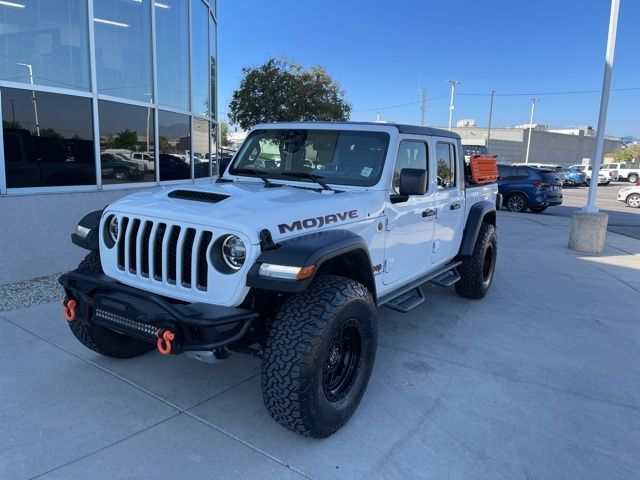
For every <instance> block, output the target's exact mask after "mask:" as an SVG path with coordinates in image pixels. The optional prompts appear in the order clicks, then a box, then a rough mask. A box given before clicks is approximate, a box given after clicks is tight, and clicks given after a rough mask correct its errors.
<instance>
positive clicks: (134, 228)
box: [129, 218, 140, 273]
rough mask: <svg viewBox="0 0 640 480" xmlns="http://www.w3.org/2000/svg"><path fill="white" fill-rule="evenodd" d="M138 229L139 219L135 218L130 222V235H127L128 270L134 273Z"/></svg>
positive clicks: (135, 270)
mask: <svg viewBox="0 0 640 480" xmlns="http://www.w3.org/2000/svg"><path fill="white" fill-rule="evenodd" d="M139 229H140V220H138V219H137V218H135V219H134V220H133V222H132V223H131V235H129V272H131V273H136V272H137V269H136V267H137V266H138V265H137V264H138V252H137V251H136V244H137V242H138V230H139Z"/></svg>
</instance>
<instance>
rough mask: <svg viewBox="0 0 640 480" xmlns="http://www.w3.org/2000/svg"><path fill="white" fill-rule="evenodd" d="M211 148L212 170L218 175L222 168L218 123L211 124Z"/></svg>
mask: <svg viewBox="0 0 640 480" xmlns="http://www.w3.org/2000/svg"><path fill="white" fill-rule="evenodd" d="M209 148H210V149H211V150H210V151H211V159H212V165H211V172H212V174H213V175H218V172H219V170H220V158H219V156H218V125H217V124H216V123H212V124H211V137H210V142H209ZM227 165H228V164H227Z"/></svg>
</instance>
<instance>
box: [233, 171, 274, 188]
mask: <svg viewBox="0 0 640 480" xmlns="http://www.w3.org/2000/svg"><path fill="white" fill-rule="evenodd" d="M236 173H239V174H241V175H242V174H244V175H255V176H257V177H259V178H260V180H262V181H263V182H264V186H265V187H266V188H273V187H281V186H282V185H276V184H275V183H272V182H271V181H270V180H269V179H268V178H267V175H268V173H269V172H267V171H266V170H262V169H260V168H234V169H233V170H231V174H232V175H235V174H236Z"/></svg>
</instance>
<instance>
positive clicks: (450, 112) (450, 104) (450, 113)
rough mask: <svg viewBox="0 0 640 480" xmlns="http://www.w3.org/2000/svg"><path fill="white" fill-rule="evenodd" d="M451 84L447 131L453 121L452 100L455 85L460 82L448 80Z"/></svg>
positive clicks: (454, 94)
mask: <svg viewBox="0 0 640 480" xmlns="http://www.w3.org/2000/svg"><path fill="white" fill-rule="evenodd" d="M448 82H449V83H450V84H451V101H450V102H449V130H451V122H452V121H453V110H454V109H455V105H454V100H455V96H456V85H458V84H459V83H460V82H459V81H458V80H448Z"/></svg>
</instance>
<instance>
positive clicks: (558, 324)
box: [0, 212, 640, 479]
mask: <svg viewBox="0 0 640 480" xmlns="http://www.w3.org/2000/svg"><path fill="white" fill-rule="evenodd" d="M568 225H569V222H568V219H566V218H562V217H558V216H551V215H545V214H542V215H535V214H519V215H518V214H512V213H509V212H501V213H500V214H499V228H498V236H499V245H500V253H499V259H498V269H497V272H496V277H495V283H494V285H493V288H492V291H491V292H490V293H489V295H488V296H487V297H486V298H485V299H484V300H481V301H470V300H466V299H462V298H460V297H458V296H456V295H455V293H454V292H453V291H452V290H443V289H440V288H437V287H431V286H426V287H425V293H426V296H427V300H426V302H425V303H424V304H423V305H421V306H420V307H418V308H417V309H415V310H413V311H412V312H410V313H408V314H405V315H402V314H398V313H396V312H393V311H391V310H388V309H384V308H383V309H381V310H380V313H379V329H380V337H379V342H380V345H379V349H378V356H377V359H376V366H375V368H374V371H373V375H372V378H371V381H370V384H369V388H368V391H367V393H366V394H365V397H364V399H363V401H362V403H361V404H360V407H359V409H358V410H357V412H356V413H355V415H354V417H353V418H352V419H351V421H350V422H349V423H348V424H347V425H346V427H345V428H343V429H342V430H341V431H340V432H338V433H337V434H335V435H334V436H332V437H330V438H329V439H326V440H321V441H318V440H312V439H306V438H303V437H300V436H297V435H295V434H293V433H290V432H288V431H286V430H284V429H283V428H281V427H280V426H278V425H277V424H276V423H275V422H273V421H272V420H271V419H270V417H269V416H268V414H267V413H266V411H265V410H264V407H263V406H262V399H261V393H260V379H259V367H260V364H259V360H258V359H255V358H250V357H244V356H242V355H233V356H231V357H230V358H229V359H228V360H226V361H225V362H223V363H220V364H218V365H214V366H209V365H205V364H201V363H198V362H194V361H190V360H188V359H187V358H183V357H170V358H164V357H161V356H160V355H158V354H156V353H151V354H147V355H144V356H142V357H138V358H135V359H132V360H126V361H122V360H120V361H119V360H114V359H109V358H104V357H100V356H99V355H97V354H94V353H93V352H91V351H89V350H87V349H85V348H84V347H83V346H82V345H80V344H79V343H78V342H77V341H76V340H75V339H74V338H73V337H72V335H71V333H70V332H69V331H68V328H67V326H66V325H65V322H64V320H63V319H62V317H61V314H60V308H59V305H56V304H46V305H40V306H36V307H31V308H27V309H23V310H17V311H13V312H4V313H2V314H1V315H0V317H1V318H0V365H2V366H3V372H2V375H1V376H0V431H2V432H3V435H1V436H0V478H11V479H20V478H34V477H42V478H64V479H70V478H71V479H73V478H78V479H80V478H82V479H84V478H98V479H99V478H105V479H106V478H109V479H112V478H156V479H157V478H278V479H279V478H332V479H333V478H345V479H352V478H428V479H431V478H433V479H443V478H449V479H476V478H486V479H496V478H508V479H534V478H535V479H546V478H553V479H602V478H607V479H617V478H619V479H629V478H633V477H634V476H637V472H638V471H640V373H639V372H638V369H637V368H636V366H637V359H638V357H639V355H640V323H639V322H638V318H639V317H638V313H637V312H638V298H639V294H640V242H639V241H637V240H635V239H632V238H629V237H623V236H620V235H616V234H613V233H609V234H608V237H607V248H606V250H605V252H604V254H603V255H600V256H589V255H581V254H577V253H576V252H571V251H569V250H568V249H567V248H566V244H567V240H568Z"/></svg>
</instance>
